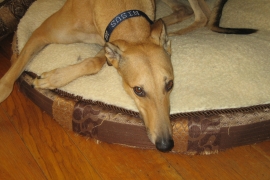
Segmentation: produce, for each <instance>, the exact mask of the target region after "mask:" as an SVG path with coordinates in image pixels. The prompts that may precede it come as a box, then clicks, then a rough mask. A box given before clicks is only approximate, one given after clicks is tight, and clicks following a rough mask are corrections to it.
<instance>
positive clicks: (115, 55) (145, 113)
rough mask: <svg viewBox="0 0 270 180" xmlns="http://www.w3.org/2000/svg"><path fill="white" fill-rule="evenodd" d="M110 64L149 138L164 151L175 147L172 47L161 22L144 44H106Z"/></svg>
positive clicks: (153, 28)
mask: <svg viewBox="0 0 270 180" xmlns="http://www.w3.org/2000/svg"><path fill="white" fill-rule="evenodd" d="M105 52H106V57H107V60H108V63H109V64H110V65H113V66H114V67H115V68H116V69H117V71H118V73H119V74H120V76H121V77H122V80H123V87H124V89H125V91H126V92H127V93H128V94H129V95H130V96H131V97H132V98H133V99H134V101H135V103H136V106H137V107H138V109H139V112H140V114H141V116H142V118H143V120H144V123H145V126H146V129H147V132H148V137H149V139H150V140H151V142H152V143H154V144H155V145H156V148H157V149H158V150H160V151H169V150H171V149H172V148H173V146H174V142H173V139H172V127H171V123H170V118H169V114H170V99H169V96H170V93H171V90H172V88H173V80H174V76H173V68H172V64H171V59H170V55H171V46H170V41H169V40H168V39H167V36H166V31H165V27H164V24H163V22H162V21H161V20H159V21H157V22H156V23H155V24H153V25H152V27H151V33H150V36H149V38H148V39H146V40H145V41H143V42H142V43H139V44H138V43H136V44H134V43H128V42H126V41H115V42H112V43H107V44H106V45H105Z"/></svg>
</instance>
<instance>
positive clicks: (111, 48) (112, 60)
mask: <svg viewBox="0 0 270 180" xmlns="http://www.w3.org/2000/svg"><path fill="white" fill-rule="evenodd" d="M104 49H105V56H106V57H107V63H108V65H110V66H111V65H112V66H114V67H115V68H116V69H117V68H118V66H119V62H120V60H121V58H122V51H121V50H120V48H119V47H118V46H116V45H114V44H112V43H109V42H107V43H106V44H105V46H104Z"/></svg>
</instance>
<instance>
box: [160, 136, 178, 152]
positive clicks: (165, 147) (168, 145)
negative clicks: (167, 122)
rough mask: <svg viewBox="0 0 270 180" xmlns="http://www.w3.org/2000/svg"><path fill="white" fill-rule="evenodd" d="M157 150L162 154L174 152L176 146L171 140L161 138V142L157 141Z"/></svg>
mask: <svg viewBox="0 0 270 180" xmlns="http://www.w3.org/2000/svg"><path fill="white" fill-rule="evenodd" d="M155 144H156V148H157V149H158V150H159V151H161V152H168V151H170V150H172V148H173V146H174V141H173V140H172V139H171V138H169V139H164V138H160V139H159V140H157V141H156V143H155Z"/></svg>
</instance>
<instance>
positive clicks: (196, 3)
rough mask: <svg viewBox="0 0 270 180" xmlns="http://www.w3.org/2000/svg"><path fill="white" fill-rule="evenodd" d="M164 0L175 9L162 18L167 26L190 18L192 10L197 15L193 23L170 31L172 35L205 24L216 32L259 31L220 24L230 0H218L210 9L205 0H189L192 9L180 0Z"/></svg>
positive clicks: (186, 31)
mask: <svg viewBox="0 0 270 180" xmlns="http://www.w3.org/2000/svg"><path fill="white" fill-rule="evenodd" d="M162 1H163V2H164V3H166V4H167V5H168V6H169V7H170V8H171V9H172V10H173V13H172V14H170V15H169V16H166V17H163V18H162V19H163V21H164V23H165V24H166V25H167V26H169V25H171V24H175V23H179V22H181V21H183V20H185V19H187V18H189V17H190V16H191V15H192V10H193V11H194V15H195V19H194V22H193V23H192V24H191V25H189V26H188V27H186V28H184V29H180V30H178V31H176V32H170V33H169V35H170V36H174V35H182V34H186V33H188V32H191V31H194V30H196V29H198V28H200V27H204V26H208V28H209V29H211V30H212V31H214V32H218V33H226V34H251V33H254V32H256V31H257V30H255V29H246V28H223V27H220V26H219V23H220V18H221V16H222V10H223V7H224V5H225V4H226V3H227V1H228V0H217V1H216V3H215V5H214V7H213V9H212V10H210V8H209V6H208V5H207V4H206V2H205V0H188V1H189V4H190V6H191V8H192V10H191V9H190V8H189V7H188V6H186V5H185V4H183V3H181V1H179V0H162Z"/></svg>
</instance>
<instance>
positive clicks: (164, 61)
mask: <svg viewBox="0 0 270 180" xmlns="http://www.w3.org/2000/svg"><path fill="white" fill-rule="evenodd" d="M127 10H140V11H142V12H144V13H145V14H147V16H148V17H149V18H150V19H152V20H154V16H155V2H154V0H134V1H132V0H114V1H107V0H67V2H66V3H65V5H64V6H63V7H62V8H61V9H60V10H59V11H57V12H56V13H55V14H53V15H52V16H51V17H49V18H48V19H47V20H46V21H45V22H44V23H43V24H42V25H41V26H40V27H39V28H38V29H36V30H35V31H34V32H33V34H32V36H31V37H30V39H29V40H28V42H27V43H26V45H25V46H24V48H23V49H22V51H21V53H20V55H19V57H18V59H17V60H16V61H15V62H14V63H13V64H12V66H11V68H10V69H9V71H8V72H7V73H6V74H5V75H4V76H3V77H2V79H1V81H0V91H1V95H0V102H2V101H3V100H4V99H6V97H7V96H8V95H9V94H10V92H11V91H12V87H13V84H14V82H15V80H16V79H17V78H18V77H19V75H20V74H21V73H22V71H23V70H24V68H25V66H26V65H27V63H28V62H29V60H30V59H31V58H32V57H33V56H34V54H36V53H38V52H39V51H40V50H41V49H42V48H43V47H44V46H46V45H47V44H51V43H62V44H69V43H76V42H84V43H97V44H100V45H102V46H104V49H102V50H101V51H100V52H99V53H98V54H97V55H96V56H95V57H91V58H87V59H85V60H83V61H82V62H81V63H79V64H76V65H72V66H68V67H64V68H59V69H55V70H52V71H50V72H46V73H43V74H42V75H41V76H40V77H39V78H38V79H35V81H34V83H33V86H34V87H35V88H46V89H54V88H57V87H61V86H63V85H65V84H67V83H69V82H71V81H72V80H74V79H76V78H78V77H81V76H84V75H90V74H95V73H97V72H98V71H99V70H100V69H101V68H102V67H103V65H104V64H105V63H106V60H107V62H108V64H111V65H113V66H114V67H115V68H116V69H117V71H118V73H119V74H120V75H121V77H122V79H123V87H124V89H125V90H126V92H127V93H128V94H129V95H130V96H131V97H132V98H133V99H134V101H135V103H136V105H137V107H138V109H139V111H140V114H141V116H142V118H143V120H144V122H145V125H146V128H147V130H148V136H149V139H150V140H151V142H153V143H154V144H155V145H156V147H157V149H159V150H161V151H168V150H171V149H172V148H173V146H174V143H173V140H172V128H171V124H170V119H169V104H170V103H169V94H170V92H171V89H172V86H173V78H174V77H173V69H172V64H171V60H170V42H169V41H168V40H167V37H166V32H165V27H164V24H163V22H162V21H161V20H159V21H157V22H155V23H154V24H153V25H151V24H150V23H149V22H148V21H147V20H146V18H145V17H141V16H140V17H134V18H129V19H126V20H125V21H123V22H121V23H120V24H119V25H118V26H117V27H116V28H115V29H114V31H113V33H112V34H111V37H110V42H107V43H105V41H104V40H103V36H104V32H105V29H106V27H107V26H108V24H109V23H110V21H111V20H112V19H113V18H114V17H116V16H117V15H119V14H120V13H123V12H125V11H127ZM130 13H136V12H135V11H132V12H130ZM124 17H125V16H124V15H123V16H122V18H124ZM108 78H109V77H108Z"/></svg>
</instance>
